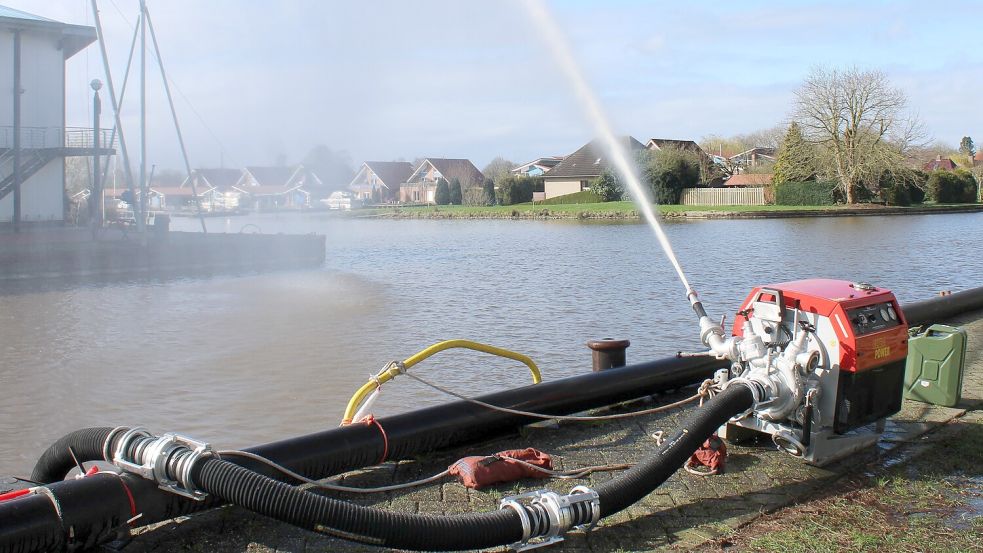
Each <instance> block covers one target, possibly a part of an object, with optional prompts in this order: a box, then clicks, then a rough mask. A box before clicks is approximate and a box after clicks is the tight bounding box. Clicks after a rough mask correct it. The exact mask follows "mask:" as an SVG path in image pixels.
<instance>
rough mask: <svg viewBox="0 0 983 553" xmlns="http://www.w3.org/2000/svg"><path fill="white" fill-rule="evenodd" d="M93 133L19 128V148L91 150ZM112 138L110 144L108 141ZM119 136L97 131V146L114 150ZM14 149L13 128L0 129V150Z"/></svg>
mask: <svg viewBox="0 0 983 553" xmlns="http://www.w3.org/2000/svg"><path fill="white" fill-rule="evenodd" d="M92 137H93V133H92V129H91V128H86V127H21V128H20V147H21V148H23V149H25V150H30V149H46V148H92V146H93V140H92ZM110 138H114V140H113V143H112V144H110V142H109V139H110ZM118 139H119V136H118V135H117V136H116V137H113V132H112V129H99V146H100V147H102V148H114V147H115V146H116V142H118ZM13 147H14V128H13V127H0V149H7V148H13Z"/></svg>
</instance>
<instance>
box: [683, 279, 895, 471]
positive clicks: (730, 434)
mask: <svg viewBox="0 0 983 553" xmlns="http://www.w3.org/2000/svg"><path fill="white" fill-rule="evenodd" d="M693 299H695V298H693ZM697 304H698V302H696V301H694V307H696V306H697ZM701 312H702V306H699V308H698V309H697V313H701ZM701 314H702V313H701ZM705 318H706V317H705V314H704V315H703V316H701V327H702V328H703V339H704V342H705V343H707V345H708V346H710V347H711V350H712V351H713V352H714V353H716V354H717V355H718V356H720V357H727V358H730V359H731V360H732V361H733V364H732V366H731V369H730V370H729V371H728V374H727V375H722V376H723V377H724V378H726V379H729V380H731V381H742V382H743V383H744V384H747V385H749V386H750V387H751V388H752V390H753V391H754V392H755V395H756V397H755V406H754V408H753V409H752V410H751V411H749V412H747V413H744V414H742V415H739V416H738V417H735V418H734V419H732V420H731V421H730V422H728V423H727V424H725V425H724V427H722V428H721V435H722V437H724V438H725V439H727V440H730V441H738V440H741V439H746V438H748V437H750V436H752V435H754V434H759V433H764V434H768V435H770V436H771V437H772V440H774V442H775V444H776V445H778V447H780V448H781V449H784V450H785V451H786V452H788V453H790V454H791V455H794V456H796V457H801V458H802V459H804V460H805V461H807V462H809V463H811V464H816V465H822V464H826V463H829V462H831V461H833V460H836V459H839V458H842V457H843V456H845V455H848V454H850V453H852V452H854V451H857V450H859V449H862V448H865V447H868V446H870V445H872V444H874V443H876V442H877V440H878V438H879V436H880V433H881V432H882V431H883V429H884V420H885V419H886V418H887V417H888V416H890V415H893V414H894V413H896V412H898V410H900V409H901V400H902V393H903V386H904V371H905V358H906V357H907V354H908V325H907V323H906V321H905V319H904V315H903V313H902V312H901V309H900V307H899V305H898V302H897V299H896V298H895V297H894V294H892V293H891V292H890V291H889V290H885V289H881V288H877V287H875V286H872V285H870V284H866V283H851V282H846V281H839V280H827V279H813V280H800V281H794V282H785V283H781V284H774V285H770V286H761V287H758V288H755V289H754V290H752V291H751V293H750V294H749V295H748V297H747V299H746V300H745V302H744V304H743V305H742V307H741V310H740V311H738V314H737V317H736V319H735V321H734V327H733V332H732V334H733V336H732V337H731V338H729V339H727V340H723V336H722V335H721V332H720V331H721V330H722V329H720V327H719V326H718V327H717V328H713V325H710V324H709V321H708V320H704V319H705ZM724 378H722V379H724Z"/></svg>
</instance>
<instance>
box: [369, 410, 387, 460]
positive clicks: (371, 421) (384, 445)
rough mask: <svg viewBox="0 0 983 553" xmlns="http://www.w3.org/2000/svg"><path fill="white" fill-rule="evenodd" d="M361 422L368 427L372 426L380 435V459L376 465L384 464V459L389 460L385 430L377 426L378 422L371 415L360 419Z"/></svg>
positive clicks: (379, 425)
mask: <svg viewBox="0 0 983 553" xmlns="http://www.w3.org/2000/svg"><path fill="white" fill-rule="evenodd" d="M362 421H364V422H365V424H366V425H368V426H371V425H373V424H374V425H375V426H376V427H377V428H378V429H379V432H380V433H381V434H382V459H379V462H378V463H376V464H377V465H381V464H382V463H385V462H386V459H388V458H389V436H387V435H386V429H385V428H383V427H382V425H381V424H379V421H377V420H375V417H373V416H372V415H368V416H366V417H365V418H363V419H362Z"/></svg>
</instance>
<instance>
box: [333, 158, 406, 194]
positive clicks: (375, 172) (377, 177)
mask: <svg viewBox="0 0 983 553" xmlns="http://www.w3.org/2000/svg"><path fill="white" fill-rule="evenodd" d="M412 174H413V164H411V163H409V162H407V161H366V162H364V163H362V167H361V168H359V170H358V173H356V174H355V178H353V179H352V182H350V183H348V189H349V190H351V191H352V192H354V193H355V196H356V197H357V198H360V199H362V200H367V201H370V202H373V203H379V202H386V203H388V202H395V201H397V200H399V187H400V185H401V184H403V183H404V182H406V181H407V180H409V178H410V175H412Z"/></svg>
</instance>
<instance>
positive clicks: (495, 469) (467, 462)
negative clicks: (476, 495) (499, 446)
mask: <svg viewBox="0 0 983 553" xmlns="http://www.w3.org/2000/svg"><path fill="white" fill-rule="evenodd" d="M512 459H519V460H522V461H525V462H527V463H529V464H531V465H535V466H537V467H540V468H544V469H546V470H552V469H553V459H552V458H550V456H549V454H548V453H543V452H542V451H539V450H537V449H533V448H531V447H527V448H526V449H510V450H508V451H500V452H498V453H496V454H494V455H487V456H476V457H465V458H463V459H459V460H458V461H457V462H456V463H454V464H453V465H451V466H450V467H449V470H450V474H452V475H454V476H456V477H457V479H458V480H460V481H461V483H462V484H464V485H465V486H467V487H469V488H473V489H476V490H478V489H481V488H483V487H485V486H491V485H492V484H500V483H502V482H514V481H516V480H520V479H522V478H546V477H547V476H548V474H546V473H545V472H543V471H540V470H536V469H535V468H533V467H529V466H526V465H523V464H520V463H516V462H515V461H513V460H512Z"/></svg>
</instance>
